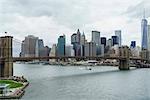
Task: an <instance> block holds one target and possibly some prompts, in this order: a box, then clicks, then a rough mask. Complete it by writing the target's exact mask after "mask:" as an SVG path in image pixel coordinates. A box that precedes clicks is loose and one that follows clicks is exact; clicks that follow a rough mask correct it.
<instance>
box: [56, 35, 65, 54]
mask: <svg viewBox="0 0 150 100" xmlns="http://www.w3.org/2000/svg"><path fill="white" fill-rule="evenodd" d="M65 46H66V38H65V35H62V36H59V38H58V43H57V56H65Z"/></svg>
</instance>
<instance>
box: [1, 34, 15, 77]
mask: <svg viewBox="0 0 150 100" xmlns="http://www.w3.org/2000/svg"><path fill="white" fill-rule="evenodd" d="M12 39H13V37H11V36H3V37H0V58H1V59H0V77H10V76H13V59H12Z"/></svg>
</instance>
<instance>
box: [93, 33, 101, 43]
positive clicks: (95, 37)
mask: <svg viewBox="0 0 150 100" xmlns="http://www.w3.org/2000/svg"><path fill="white" fill-rule="evenodd" d="M92 42H95V43H96V45H100V32H99V31H92Z"/></svg>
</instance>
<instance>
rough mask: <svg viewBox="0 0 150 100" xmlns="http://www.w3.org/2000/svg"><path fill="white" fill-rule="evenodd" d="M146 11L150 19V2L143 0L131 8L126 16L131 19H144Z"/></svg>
mask: <svg viewBox="0 0 150 100" xmlns="http://www.w3.org/2000/svg"><path fill="white" fill-rule="evenodd" d="M144 9H145V14H146V17H150V12H149V11H150V1H149V0H143V1H141V2H140V3H138V4H136V5H134V6H129V7H128V9H127V10H126V12H125V14H126V15H128V16H129V17H131V18H142V17H143V14H144Z"/></svg>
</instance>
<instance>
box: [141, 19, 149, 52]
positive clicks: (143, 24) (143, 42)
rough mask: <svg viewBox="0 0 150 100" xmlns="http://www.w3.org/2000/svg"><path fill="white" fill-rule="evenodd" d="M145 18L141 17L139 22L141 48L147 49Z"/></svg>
mask: <svg viewBox="0 0 150 100" xmlns="http://www.w3.org/2000/svg"><path fill="white" fill-rule="evenodd" d="M147 23H148V22H147V20H146V19H145V18H143V19H142V22H141V35H142V43H141V48H142V50H144V49H148V40H147V36H148V35H147V29H148V28H147Z"/></svg>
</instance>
